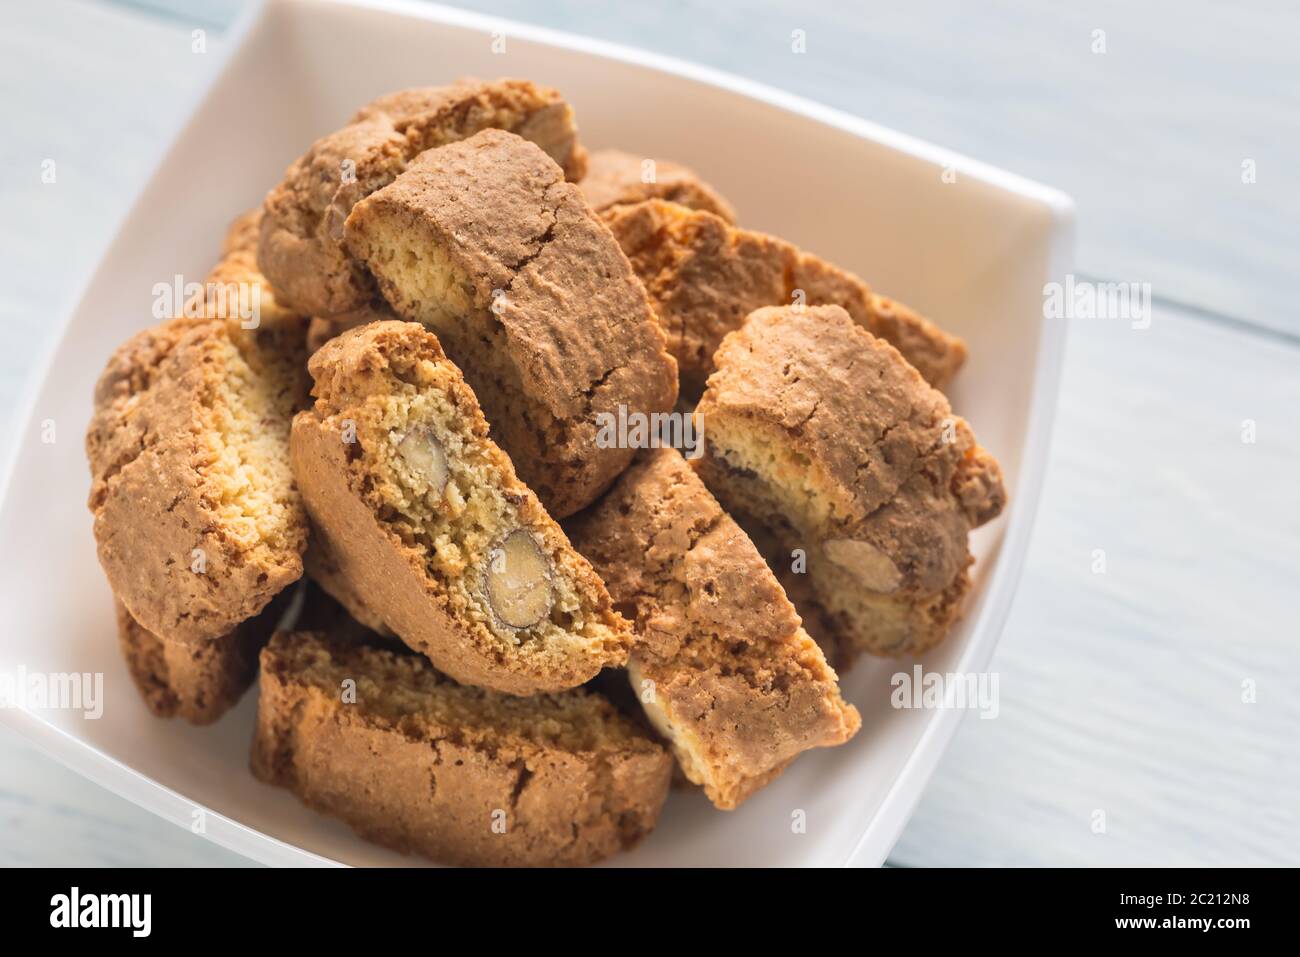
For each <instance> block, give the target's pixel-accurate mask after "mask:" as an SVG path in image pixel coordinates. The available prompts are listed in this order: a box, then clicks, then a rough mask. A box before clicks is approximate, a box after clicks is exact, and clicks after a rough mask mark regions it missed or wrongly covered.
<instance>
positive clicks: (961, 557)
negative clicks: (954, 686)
mask: <svg viewBox="0 0 1300 957" xmlns="http://www.w3.org/2000/svg"><path fill="white" fill-rule="evenodd" d="M697 413H698V414H700V415H701V416H703V418H704V422H705V440H706V452H705V454H704V455H703V456H702V457H701V458H699V459H697V460H696V461H695V462H694V463H693V464H694V466H695V467H696V469H697V471H698V472H699V474H700V476H701V478H703V479H704V482H705V484H706V485H707V486H708V487H709V490H710V491H712V492H713V493H714V495H716V496H717V498H718V500H719V501H720V502H721V503H722V504H723V506H724V507H725V508H726V509H727V510H728V511H729V512H731V513H732V514H733V515H735V516H736V517H737V519H738V520H740V521H741V524H742V525H744V526H745V527H746V528H747V529H749V530H750V531H751V532H752V534H754V535H755V536H756V541H759V542H761V543H762V545H763V547H764V548H765V550H766V551H767V552H768V554H769V558H772V559H774V562H775V564H776V565H777V566H778V568H782V569H783V571H782V575H783V577H784V568H788V567H789V565H790V555H791V552H792V550H794V549H802V550H803V551H804V552H805V553H806V556H807V573H806V579H807V586H808V590H809V591H810V593H811V594H812V595H813V596H815V599H816V601H817V603H818V605H819V608H818V609H817V611H818V613H819V617H820V618H822V619H823V620H825V621H829V622H830V623H831V624H832V626H833V628H834V631H835V633H836V634H837V635H839V636H841V638H842V639H843V640H844V641H845V642H846V643H847V650H848V651H849V652H852V651H854V650H857V651H861V650H865V651H869V652H871V653H873V654H888V655H899V654H905V653H912V652H919V651H923V650H925V649H926V648H929V647H931V646H932V645H934V644H936V643H938V642H939V641H940V640H941V639H942V638H943V637H944V635H945V634H947V632H948V630H949V628H950V626H951V625H952V623H953V621H955V620H956V618H957V616H958V614H959V612H960V605H961V600H962V597H963V596H964V595H965V593H966V591H967V590H968V588H969V586H970V579H969V576H968V574H967V568H968V566H969V565H970V564H971V562H972V561H973V559H972V558H971V556H970V551H969V548H968V544H967V539H968V534H969V532H970V530H971V529H972V528H975V527H977V526H979V525H982V524H984V523H985V522H987V521H990V520H991V519H992V518H994V517H995V516H996V515H997V514H998V513H999V512H1000V511H1001V510H1002V507H1003V505H1004V504H1005V502H1006V492H1005V490H1004V489H1003V486H1002V474H1001V470H1000V469H999V467H998V464H997V462H996V461H995V460H994V459H993V457H992V456H991V455H989V454H988V452H986V451H985V450H984V449H983V448H981V447H980V446H979V445H978V444H977V443H976V441H975V437H974V435H973V434H972V433H971V431H970V428H969V426H968V425H967V424H966V422H965V421H964V420H963V419H961V418H959V417H957V416H955V415H953V413H952V409H951V408H950V407H949V405H948V400H947V399H946V398H944V396H943V394H942V393H940V392H938V391H937V390H935V389H933V388H931V387H929V386H928V385H927V384H926V383H925V381H924V380H923V379H922V378H921V376H920V374H919V373H918V372H917V371H916V370H915V369H914V368H912V367H911V366H910V365H908V363H907V362H905V361H904V360H903V357H902V356H901V355H900V354H899V353H898V351H897V350H896V349H895V348H894V347H893V346H891V345H890V344H889V343H887V342H885V341H884V340H882V339H878V338H876V337H874V336H872V335H871V334H870V333H868V332H866V331H865V330H863V329H861V328H860V327H858V326H857V325H855V324H854V322H853V321H852V319H850V317H849V315H848V314H847V313H846V312H845V311H844V310H843V309H841V308H840V307H838V306H817V307H807V308H805V309H803V310H798V309H795V308H792V307H784V308H766V309H759V310H756V311H755V312H754V313H753V314H752V315H751V316H750V317H749V318H748V320H746V322H745V324H744V325H743V326H742V327H741V328H740V329H739V330H737V331H736V332H734V333H731V334H730V335H729V336H727V338H726V339H725V340H724V341H723V343H722V346H721V347H720V348H719V350H718V352H717V368H716V371H715V372H714V373H713V375H712V376H711V377H710V378H709V384H708V388H707V389H706V390H705V393H704V396H703V397H702V398H701V400H700V403H699V405H698V407H697Z"/></svg>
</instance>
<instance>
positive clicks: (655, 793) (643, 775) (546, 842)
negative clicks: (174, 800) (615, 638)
mask: <svg viewBox="0 0 1300 957" xmlns="http://www.w3.org/2000/svg"><path fill="white" fill-rule="evenodd" d="M346 681H351V682H352V683H353V684H352V687H353V688H355V695H354V697H353V699H352V700H351V701H349V702H347V703H345V702H343V701H342V700H341V696H340V694H339V688H340V687H341V686H342V685H343V683H344V682H346ZM260 685H261V698H260V700H259V702H258V711H257V730H256V733H255V736H254V740H253V758H252V767H253V774H254V775H255V776H256V777H257V778H258V779H260V780H262V781H265V782H266V783H268V784H274V785H278V786H280V787H284V788H288V789H289V790H290V791H292V792H294V793H295V794H297V795H298V796H299V797H300V798H301V799H302V801H303V802H304V803H305V804H307V805H308V806H309V807H312V808H314V809H316V810H318V811H321V812H322V813H325V814H328V815H330V816H331V817H335V818H339V819H341V820H343V821H345V822H346V823H348V824H349V825H351V826H352V827H353V828H354V829H355V830H356V831H357V832H358V833H359V834H360V835H361V836H362V837H364V838H366V839H367V840H371V841H375V842H377V843H379V844H383V845H385V846H387V847H390V848H393V849H395V850H397V851H401V852H403V853H415V854H421V855H423V856H425V857H428V858H431V859H432V860H435V861H440V862H442V863H445V864H455V865H460V866H494V867H521V866H567V867H574V866H581V865H584V864H592V863H595V862H596V861H598V860H601V859H603V858H606V857H609V856H610V855H611V854H614V853H617V852H618V851H620V850H625V849H628V848H630V847H632V846H634V845H635V844H636V843H637V842H638V841H640V840H641V839H642V838H643V837H644V836H645V835H646V834H648V833H649V832H650V831H651V829H653V828H654V826H655V823H656V821H657V820H658V818H659V812H660V810H661V809H662V807H663V804H664V800H665V798H666V797H667V795H668V784H669V780H670V778H671V774H672V758H671V757H670V756H669V755H668V752H667V751H666V750H665V749H664V748H663V746H662V745H660V744H659V743H658V742H657V741H655V740H654V739H653V738H652V737H651V736H650V735H649V734H648V733H646V732H645V731H642V730H641V729H640V728H639V727H637V726H636V725H635V724H634V723H633V722H631V721H629V720H628V719H627V718H624V717H623V716H622V715H620V714H619V713H618V711H617V710H616V709H615V708H614V706H613V705H611V704H610V702H609V701H607V700H605V699H604V698H603V697H601V696H600V695H599V694H596V693H594V692H591V691H588V690H585V689H578V690H573V691H565V692H561V693H558V694H540V695H535V696H532V697H527V698H518V697H512V696H510V695H502V694H498V693H495V692H491V691H483V690H481V689H478V688H469V687H464V686H462V685H457V684H456V683H455V682H453V681H451V680H449V679H447V678H446V677H444V676H442V675H440V674H438V672H437V671H435V670H434V669H433V668H432V667H431V666H430V665H429V663H428V661H426V660H425V659H424V658H422V657H420V656H419V655H413V654H410V653H400V652H394V651H391V650H387V649H383V648H378V647H375V646H373V645H372V644H369V643H367V642H364V641H359V640H346V639H344V638H341V637H336V636H334V635H330V634H322V633H313V632H294V633H282V634H279V635H277V636H276V637H275V638H274V639H272V641H271V643H270V645H268V646H267V648H266V650H265V651H263V652H262V678H261V682H260Z"/></svg>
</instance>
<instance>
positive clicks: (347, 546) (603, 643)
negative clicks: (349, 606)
mask: <svg viewBox="0 0 1300 957" xmlns="http://www.w3.org/2000/svg"><path fill="white" fill-rule="evenodd" d="M309 368H310V371H311V374H312V376H313V378H314V379H315V381H316V385H315V388H314V390H313V391H314V393H315V395H316V405H315V407H314V409H313V410H312V411H310V412H303V413H301V414H300V415H299V416H298V417H297V418H296V419H295V420H294V423H293V437H292V443H291V445H292V460H293V469H294V473H295V475H296V476H297V479H298V483H299V486H300V488H301V489H302V495H303V498H304V500H305V501H306V504H307V508H308V510H309V511H310V512H311V516H312V520H313V524H314V527H315V535H316V536H317V537H318V538H319V539H320V540H321V541H323V542H324V544H325V546H326V547H327V548H328V549H329V551H330V552H332V554H333V557H334V560H335V561H334V564H335V567H336V568H337V571H338V574H339V575H341V576H342V577H343V578H345V579H346V580H347V581H348V582H349V583H350V584H351V590H352V591H353V592H354V593H356V594H360V595H364V596H365V601H366V604H367V606H368V607H369V608H370V609H372V610H373V612H374V614H375V615H376V616H377V618H378V619H379V620H380V621H382V622H384V623H385V624H387V625H388V627H389V628H390V629H392V631H393V632H394V633H396V634H397V635H398V636H400V637H401V638H402V640H403V641H405V642H406V643H407V644H408V645H410V646H411V647H412V648H414V649H416V650H417V651H420V652H422V653H424V654H427V655H428V656H429V658H430V659H431V660H432V661H433V663H434V664H435V665H436V666H437V667H438V668H439V669H440V670H442V671H444V672H446V673H447V674H449V675H451V676H452V677H453V678H455V679H456V680H458V681H462V682H465V683H468V684H475V685H479V686H482V687H486V688H493V689H496V690H499V691H504V692H507V693H510V694H531V693H533V692H536V691H553V690H560V689H563V688H571V687H574V686H575V685H578V684H581V683H582V682H584V681H586V680H588V679H589V678H591V677H592V676H593V675H595V674H596V673H597V672H598V671H599V670H600V669H601V668H602V667H605V666H616V665H620V664H622V663H623V662H624V661H626V659H627V652H628V648H629V646H630V644H631V641H632V635H631V630H630V627H629V626H628V624H627V622H626V621H624V620H623V619H622V618H621V617H619V616H618V615H617V614H615V613H614V612H613V610H612V606H611V603H610V600H609V595H608V593H607V592H606V591H605V587H604V585H603V583H602V582H601V581H600V579H599V578H598V577H597V576H596V574H595V572H594V571H592V569H591V566H590V565H589V564H588V563H587V561H586V560H585V559H583V558H582V557H581V556H579V555H578V553H577V552H576V551H574V550H573V548H572V546H570V545H569V542H568V539H567V538H565V536H564V533H563V532H562V531H561V530H560V527H559V526H558V525H556V524H555V522H554V520H553V519H551V517H550V516H549V515H548V514H547V513H546V511H545V509H543V508H542V505H541V503H540V502H539V501H538V500H537V497H536V496H535V495H534V494H533V493H532V492H531V491H530V490H529V489H528V487H527V486H525V485H524V484H523V483H522V482H520V481H519V480H518V478H517V477H516V476H515V472H514V468H513V466H512V465H511V463H510V459H509V458H508V457H507V456H506V455H505V453H503V452H502V451H501V450H500V449H499V448H497V447H496V446H495V445H494V444H493V443H492V442H491V440H490V439H488V438H487V431H488V427H487V423H486V421H485V420H484V419H483V415H482V413H481V411H480V410H479V408H478V403H477V402H476V401H475V398H474V394H473V393H472V392H471V391H470V389H469V387H468V386H466V385H465V383H464V380H463V379H462V378H461V376H460V373H459V371H458V370H457V369H456V367H455V366H453V365H452V364H451V363H450V362H448V361H447V359H446V357H445V356H444V355H443V353H442V350H441V348H440V347H439V345H438V341H437V338H436V337H435V336H434V335H433V334H432V333H430V332H428V331H427V330H425V329H424V328H423V327H422V326H420V325H419V324H417V323H408V322H400V321H393V322H377V323H371V324H369V325H366V326H362V327H359V328H356V329H353V330H350V331H349V332H346V333H344V334H343V335H341V336H339V337H337V338H335V339H332V340H331V341H330V342H328V343H326V344H325V346H323V347H322V348H321V349H320V351H318V352H317V353H316V354H315V355H314V356H312V358H311V361H310V364H309ZM421 405H422V406H424V407H428V408H437V409H442V410H445V411H442V412H439V413H438V416H437V417H436V418H426V419H417V418H416V417H415V416H414V415H413V414H412V413H411V411H410V410H411V409H414V408H416V407H417V406H421ZM426 427H436V428H437V429H440V430H442V433H443V436H442V438H443V440H445V444H444V448H447V449H448V459H449V462H450V465H449V468H450V469H451V470H452V472H453V473H454V479H455V481H454V482H452V483H451V484H450V485H449V486H448V489H447V491H446V492H445V493H444V492H439V493H437V494H436V495H434V496H433V497H432V498H430V495H429V493H428V490H427V489H426V490H416V489H413V488H410V487H408V486H407V485H406V484H404V482H405V481H406V480H405V479H402V478H400V477H399V476H396V475H395V474H394V473H393V471H392V469H393V467H394V466H393V465H392V464H391V462H392V460H391V458H390V457H391V455H392V453H391V451H390V449H391V448H392V447H393V446H392V443H393V442H394V441H395V439H394V436H399V435H401V434H405V433H406V432H408V431H410V430H411V429H422V428H426ZM349 439H351V441H349ZM453 444H454V446H455V449H454V450H452V449H451V448H450V446H451V445H453ZM431 501H432V503H433V504H430V502H431ZM485 503H486V504H485ZM490 508H495V509H497V512H489V509H490ZM514 528H523V529H526V530H528V531H529V532H530V534H532V535H533V536H534V538H535V539H536V540H537V542H538V546H539V548H540V549H541V551H542V552H543V553H544V554H545V556H546V559H547V561H548V562H549V564H550V567H551V568H552V570H553V571H554V573H555V579H554V587H555V589H556V590H557V593H559V592H561V591H563V592H564V594H567V595H568V596H569V598H568V606H567V610H564V613H563V615H561V617H560V618H559V619H558V620H557V619H556V618H555V615H556V614H560V603H559V601H558V599H557V604H556V606H555V607H556V610H555V612H554V613H553V614H552V616H551V617H550V618H547V619H544V620H542V621H540V622H539V623H538V627H539V629H540V630H539V631H534V630H532V629H529V628H526V629H525V630H524V632H523V633H522V636H520V635H517V634H515V633H514V632H513V631H510V630H509V629H506V628H505V627H504V626H502V625H500V623H499V622H497V621H496V619H494V618H493V617H492V616H491V614H490V611H491V609H490V608H488V606H487V605H486V604H485V602H486V600H487V599H486V598H485V597H484V593H483V591H482V585H483V580H485V576H486V574H487V573H486V571H485V563H486V562H487V560H488V558H489V553H490V552H491V551H492V548H493V546H494V545H496V544H497V543H499V541H500V540H501V539H502V538H503V537H504V536H506V535H507V534H508V533H509V532H510V531H511V530H512V529H514Z"/></svg>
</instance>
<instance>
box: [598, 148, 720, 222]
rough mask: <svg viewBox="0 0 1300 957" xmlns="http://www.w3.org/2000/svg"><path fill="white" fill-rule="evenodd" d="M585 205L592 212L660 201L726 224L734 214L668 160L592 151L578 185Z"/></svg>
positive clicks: (701, 183) (711, 190)
mask: <svg viewBox="0 0 1300 957" xmlns="http://www.w3.org/2000/svg"><path fill="white" fill-rule="evenodd" d="M578 185H579V187H581V189H582V195H583V197H584V198H585V199H586V200H587V205H588V206H590V207H591V208H592V209H594V210H595V211H596V212H598V213H599V212H603V211H604V210H606V209H609V208H610V207H611V206H620V205H623V204H627V203H639V202H641V201H642V200H647V199H663V200H667V201H668V202H670V203H679V204H681V205H682V206H686V207H688V208H689V209H702V210H704V211H705V212H709V213H713V214H714V215H715V216H720V217H721V218H722V219H725V220H726V221H727V222H729V223H734V222H735V221H736V211H735V209H733V208H732V206H731V204H730V203H729V202H727V201H726V199H724V198H723V197H722V196H721V195H720V194H719V193H718V191H717V190H715V189H714V188H713V187H712V186H710V185H709V184H708V183H706V182H704V180H702V179H700V177H699V176H697V175H696V174H695V171H694V170H692V169H690V168H688V167H686V166H683V165H682V164H681V163H674V162H673V161H672V160H666V159H652V158H650V157H643V156H634V155H633V154H631V153H624V152H623V151H622V150H596V151H595V152H594V153H592V154H591V156H590V157H589V159H588V162H587V175H586V176H584V177H583V178H582V181H581V182H580V183H579V184H578Z"/></svg>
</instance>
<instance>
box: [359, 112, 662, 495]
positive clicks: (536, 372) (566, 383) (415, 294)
mask: <svg viewBox="0 0 1300 957" xmlns="http://www.w3.org/2000/svg"><path fill="white" fill-rule="evenodd" d="M346 232H347V243H348V246H349V248H350V249H351V250H352V252H353V253H354V254H355V255H356V256H357V257H358V258H359V259H361V260H363V261H365V262H367V263H368V264H369V265H370V268H371V270H372V271H373V272H374V274H375V275H376V276H377V277H378V279H379V282H380V287H381V289H382V290H383V292H384V295H385V297H386V298H387V299H388V300H389V302H390V303H391V304H392V306H393V307H394V309H395V310H396V311H397V312H398V313H399V314H401V315H402V316H403V317H404V318H406V319H411V320H417V321H422V322H425V323H427V324H428V325H429V326H430V327H431V328H433V329H434V330H435V331H436V332H437V333H438V336H439V338H440V339H441V340H442V342H443V345H444V347H445V348H446V349H447V351H448V354H449V355H450V356H451V358H452V359H453V360H454V361H455V362H456V363H457V365H459V366H460V367H461V369H462V370H463V371H464V373H465V376H466V379H467V380H468V381H469V382H470V384H471V385H472V386H473V387H474V390H475V392H476V393H477V394H478V396H479V400H480V402H482V404H483V407H484V410H485V412H486V414H487V416H488V419H489V421H490V422H491V423H492V427H493V437H494V438H495V439H496V440H497V441H498V443H499V444H500V445H501V446H502V447H503V448H504V449H505V450H506V451H507V452H508V453H509V454H510V456H511V458H512V459H513V460H514V462H515V465H516V467H517V468H518V469H519V472H520V475H521V476H522V477H523V478H524V480H525V481H526V482H527V483H528V484H529V486H530V487H532V488H533V490H534V491H536V492H537V494H538V496H539V497H540V498H541V499H542V501H543V502H544V503H545V504H546V506H547V508H548V509H549V510H550V511H551V512H552V514H554V515H555V516H557V517H564V516H566V515H569V514H572V513H573V512H576V511H577V510H578V509H580V508H582V507H584V506H585V505H587V504H588V503H590V502H591V501H593V500H594V499H595V498H596V496H597V495H599V494H600V492H601V491H603V490H604V489H605V488H607V487H608V485H609V483H610V482H611V481H613V479H614V478H615V477H616V476H617V475H618V474H619V473H620V472H621V471H622V470H623V469H624V468H625V467H626V466H627V464H628V463H629V462H630V461H631V458H632V456H633V454H634V452H635V450H633V449H626V448H601V447H599V446H598V444H597V435H598V432H599V427H598V416H600V415H601V414H602V413H609V414H611V415H617V413H618V410H619V407H620V406H624V407H626V409H627V410H629V411H631V412H642V413H645V414H650V413H654V412H666V411H668V410H670V409H671V408H672V407H673V403H674V402H675V401H676V386H677V375H676V368H675V365H674V363H673V360H672V357H671V356H669V355H668V353H667V352H666V350H665V343H664V337H663V333H662V332H661V330H660V329H659V326H658V323H657V322H656V320H655V317H654V313H653V312H652V310H651V308H650V304H649V302H648V300H647V299H646V294H645V291H644V289H642V287H641V284H640V283H639V282H638V281H637V279H636V277H635V276H634V275H633V274H632V270H631V267H630V266H629V264H628V262H627V259H626V258H625V257H624V256H623V254H622V253H621V252H620V251H619V248H618V245H617V244H616V243H615V242H614V241H613V239H612V238H611V237H610V235H609V232H608V231H607V230H606V229H605V228H604V227H603V226H602V225H601V224H600V223H599V221H598V220H597V219H596V218H595V217H594V215H593V214H592V213H591V211H590V210H589V209H588V208H587V207H586V205H585V203H584V202H583V200H582V197H581V195H580V193H579V191H578V190H577V188H576V187H574V186H573V185H571V184H569V183H566V182H565V181H564V180H563V177H562V175H561V171H560V169H559V168H558V167H557V166H556V165H555V164H554V162H552V161H551V159H550V158H548V157H547V156H546V155H545V154H544V153H543V152H542V151H541V150H539V149H538V148H537V147H536V146H535V145H533V144H532V143H530V142H528V141H526V140H523V139H521V138H519V137H518V136H515V135H513V134H511V133H506V132H502V131H500V130H487V131H485V132H482V133H479V134H477V135H476V136H473V137H471V138H469V139H467V140H464V141H462V142H459V143H455V144H452V145H451V146H447V147H443V148H442V149H438V150H430V151H428V152H426V153H424V154H422V155H421V156H420V157H419V158H418V159H417V160H416V161H415V162H413V163H412V164H411V165H410V167H409V168H408V169H407V170H406V172H404V173H403V174H402V175H401V176H400V177H398V179H397V180H396V181H395V182H393V183H392V184H391V185H390V186H387V187H385V188H384V189H382V190H379V191H378V192H376V193H375V194H373V195H372V196H370V197H369V198H368V199H366V200H364V201H363V202H361V203H358V204H357V206H356V208H355V209H354V210H353V212H352V215H351V216H350V217H349V219H348V222H347V229H346ZM413 263H414V265H413Z"/></svg>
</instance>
